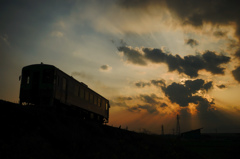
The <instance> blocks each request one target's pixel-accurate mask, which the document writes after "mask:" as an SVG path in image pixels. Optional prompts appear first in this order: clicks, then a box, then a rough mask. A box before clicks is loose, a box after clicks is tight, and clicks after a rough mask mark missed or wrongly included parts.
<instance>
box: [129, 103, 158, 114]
mask: <svg viewBox="0 0 240 159" xmlns="http://www.w3.org/2000/svg"><path fill="white" fill-rule="evenodd" d="M142 109H145V110H147V112H148V113H150V114H158V113H159V112H158V110H157V109H156V106H154V105H149V104H145V105H137V106H134V107H130V108H128V110H129V111H131V112H140V111H141V110H142Z"/></svg>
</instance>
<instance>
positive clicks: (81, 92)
mask: <svg viewBox="0 0 240 159" xmlns="http://www.w3.org/2000/svg"><path fill="white" fill-rule="evenodd" d="M79 88H80V87H79ZM80 98H82V99H83V98H84V89H82V88H80Z"/></svg>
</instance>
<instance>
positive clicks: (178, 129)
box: [176, 115, 181, 135]
mask: <svg viewBox="0 0 240 159" xmlns="http://www.w3.org/2000/svg"><path fill="white" fill-rule="evenodd" d="M179 119H180V118H179V115H177V127H176V135H180V133H181V132H180V123H179Z"/></svg>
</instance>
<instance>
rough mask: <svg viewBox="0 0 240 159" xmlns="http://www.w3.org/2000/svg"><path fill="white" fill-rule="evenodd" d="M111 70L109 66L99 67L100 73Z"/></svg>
mask: <svg viewBox="0 0 240 159" xmlns="http://www.w3.org/2000/svg"><path fill="white" fill-rule="evenodd" d="M111 70H112V67H111V66H109V65H102V66H101V67H100V71H111Z"/></svg>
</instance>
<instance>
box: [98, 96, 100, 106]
mask: <svg viewBox="0 0 240 159" xmlns="http://www.w3.org/2000/svg"><path fill="white" fill-rule="evenodd" d="M98 106H99V107H101V98H98Z"/></svg>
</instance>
